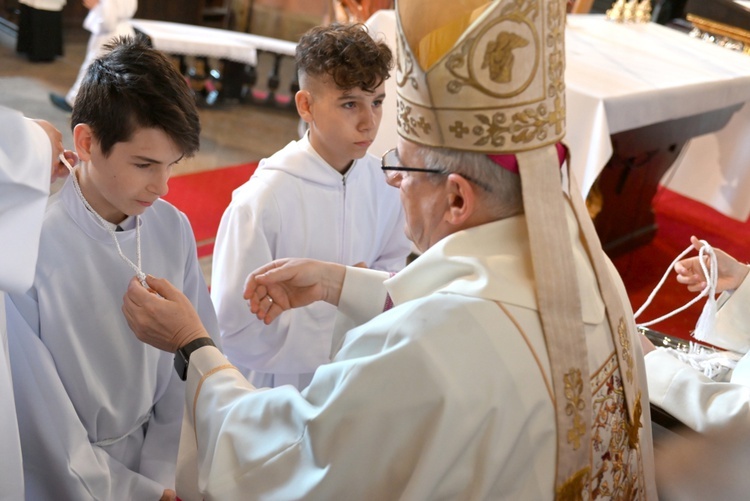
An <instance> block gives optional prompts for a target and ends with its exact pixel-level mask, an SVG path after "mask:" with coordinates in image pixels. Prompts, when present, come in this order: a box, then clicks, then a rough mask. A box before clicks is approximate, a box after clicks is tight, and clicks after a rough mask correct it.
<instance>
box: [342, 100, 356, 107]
mask: <svg viewBox="0 0 750 501" xmlns="http://www.w3.org/2000/svg"><path fill="white" fill-rule="evenodd" d="M356 105H357V103H355V102H354V101H349V102H348V103H344V108H354V107H355V106H356Z"/></svg>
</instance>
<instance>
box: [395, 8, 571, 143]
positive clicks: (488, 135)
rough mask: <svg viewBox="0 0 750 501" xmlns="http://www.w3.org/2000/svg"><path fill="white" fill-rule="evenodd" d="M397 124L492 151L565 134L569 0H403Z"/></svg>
mask: <svg viewBox="0 0 750 501" xmlns="http://www.w3.org/2000/svg"><path fill="white" fill-rule="evenodd" d="M396 8H397V10H398V38H399V40H398V49H399V50H398V54H397V68H396V85H397V89H398V132H399V134H400V135H401V136H402V137H404V138H406V139H409V140H411V141H414V142H416V143H419V144H423V145H427V146H437V147H446V148H452V149H457V150H465V151H476V152H486V153H492V154H502V153H518V152H521V151H529V150H533V149H535V148H539V147H542V146H546V145H552V144H555V143H557V142H559V141H560V140H561V139H562V137H563V135H564V133H565V95H564V88H565V87H564V81H563V77H564V70H565V63H564V61H565V58H564V35H563V33H564V23H565V6H564V2H561V1H558V0H554V1H550V0H501V1H491V2H488V1H487V0H438V1H429V2H415V1H399V2H397V5H396Z"/></svg>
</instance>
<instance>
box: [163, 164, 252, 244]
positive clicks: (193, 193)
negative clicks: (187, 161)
mask: <svg viewBox="0 0 750 501" xmlns="http://www.w3.org/2000/svg"><path fill="white" fill-rule="evenodd" d="M257 166H258V163H257V162H252V163H248V164H243V165H236V166H233V167H223V168H220V169H214V170H210V171H204V172H198V173H195V174H184V175H182V176H174V177H173V178H171V179H170V180H169V193H168V194H167V196H165V197H164V199H165V200H167V201H168V202H170V203H171V204H173V205H174V206H175V207H177V208H178V209H180V210H181V211H182V212H184V213H185V214H186V215H187V217H188V219H189V220H190V224H191V226H192V227H193V233H195V239H196V240H197V242H198V257H204V256H210V255H211V254H212V253H213V249H214V239H215V238H216V232H217V230H218V229H219V222H220V221H221V215H222V214H223V213H224V209H226V208H227V205H229V202H230V201H231V200H232V191H233V190H234V189H235V188H237V187H238V186H240V185H241V184H243V183H244V182H245V181H247V180H248V179H250V176H251V175H252V173H253V172H254V171H255V168H256V167H257Z"/></svg>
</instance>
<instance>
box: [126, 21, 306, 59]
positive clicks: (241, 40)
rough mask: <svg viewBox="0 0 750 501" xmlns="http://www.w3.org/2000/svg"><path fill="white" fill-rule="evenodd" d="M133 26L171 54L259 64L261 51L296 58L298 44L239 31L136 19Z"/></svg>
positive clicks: (159, 47) (157, 46) (159, 48)
mask: <svg viewBox="0 0 750 501" xmlns="http://www.w3.org/2000/svg"><path fill="white" fill-rule="evenodd" d="M132 24H133V28H135V29H136V30H138V31H140V32H142V33H144V34H146V35H148V37H149V38H150V39H151V43H152V44H153V45H154V48H156V49H158V50H160V51H162V52H167V53H169V54H182V55H186V56H205V57H213V58H217V59H229V60H230V61H236V62H239V63H245V64H249V65H252V66H255V65H256V64H257V62H258V52H257V51H259V50H264V51H268V52H275V53H278V54H283V55H287V56H292V57H294V51H295V49H296V48H297V44H296V43H294V42H289V41H286V40H277V39H275V38H271V37H264V36H260V35H253V34H251V33H240V32H238V31H229V30H222V29H218V28H208V27H205V26H193V25H190V24H180V23H170V22H166V21H150V20H146V19H133V20H132Z"/></svg>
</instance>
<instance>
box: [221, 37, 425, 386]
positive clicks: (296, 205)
mask: <svg viewBox="0 0 750 501" xmlns="http://www.w3.org/2000/svg"><path fill="white" fill-rule="evenodd" d="M296 62H297V70H298V78H299V83H300V91H299V92H298V93H297V94H296V96H295V102H296V105H297V111H298V112H299V114H300V116H301V118H302V119H303V120H304V121H305V122H306V123H307V124H308V127H309V129H308V131H307V133H306V134H305V136H304V137H303V138H302V139H300V140H298V141H293V142H291V143H289V144H288V145H287V146H286V147H284V148H283V149H282V150H280V151H278V152H277V153H275V154H274V155H272V156H271V157H269V158H266V159H264V160H262V161H261V163H260V165H259V166H258V169H257V170H256V172H255V173H254V174H253V176H252V177H251V178H250V180H248V181H247V182H246V183H245V184H244V185H242V186H241V187H239V188H238V189H237V190H235V192H234V193H233V195H232V202H231V203H230V205H229V207H228V208H227V209H226V211H225V213H224V215H223V217H222V220H221V224H220V226H219V232H218V235H217V237H216V246H215V250H214V258H213V271H212V280H211V298H212V300H213V302H214V306H215V308H216V312H217V316H218V318H219V328H220V331H221V336H222V345H223V347H224V350H225V353H226V355H227V357H228V358H229V360H230V361H231V362H232V363H233V364H235V365H236V366H237V367H238V368H240V369H241V370H242V371H243V372H244V373H245V376H247V377H248V379H249V380H250V382H252V383H253V384H254V385H255V386H257V387H263V386H265V387H275V386H280V385H282V384H291V385H293V386H295V387H297V388H298V389H303V388H304V387H305V386H307V384H308V383H309V381H310V379H311V377H312V374H313V373H314V372H315V369H316V368H317V367H318V366H319V365H321V364H324V363H326V362H328V361H329V360H330V357H331V351H332V350H334V349H335V348H336V346H334V345H335V342H334V336H333V331H334V323H335V319H336V309H335V308H334V307H332V306H331V305H329V304H327V303H318V304H313V305H310V306H308V307H305V308H300V309H296V310H292V311H288V312H286V313H284V315H282V317H281V318H280V319H279V320H278V321H277V322H275V323H274V324H273V325H265V324H264V323H263V322H262V321H259V320H258V319H256V318H255V317H254V316H253V315H250V313H249V312H248V308H247V303H246V301H245V300H244V299H243V298H242V294H243V291H244V281H245V278H246V277H247V276H248V275H249V274H250V272H252V271H253V270H255V269H256V268H258V267H260V266H262V265H264V264H266V263H268V262H270V261H273V260H274V259H279V258H284V257H292V256H294V257H309V258H315V259H323V260H328V261H335V262H337V263H342V264H348V265H354V264H357V265H360V266H365V267H368V268H373V269H378V270H385V271H392V272H396V271H398V270H400V269H401V268H402V267H403V266H404V265H405V261H406V256H407V255H408V253H409V250H410V244H409V241H408V240H407V238H406V236H405V235H404V232H403V226H404V215H403V210H402V208H401V204H400V203H399V199H398V192H397V191H396V190H393V189H391V188H390V187H389V186H388V185H387V184H386V182H385V178H384V176H383V174H382V173H381V169H380V161H379V159H377V158H376V157H374V156H372V155H370V154H368V153H367V149H368V148H369V147H370V145H371V144H372V142H373V140H374V139H375V135H376V134H377V131H378V126H379V125H380V119H381V114H382V103H383V99H384V98H385V80H386V79H387V78H388V77H389V72H390V69H391V66H392V64H393V56H392V54H391V51H390V49H389V48H388V46H387V45H386V43H385V42H383V41H375V40H373V38H372V37H371V36H370V35H369V34H368V33H367V31H366V29H365V28H364V26H363V25H361V24H347V25H342V24H332V25H329V26H324V27H316V28H313V29H311V30H310V31H308V32H307V33H305V34H304V35H303V36H302V38H301V39H300V41H299V44H298V46H297V53H296Z"/></svg>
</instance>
